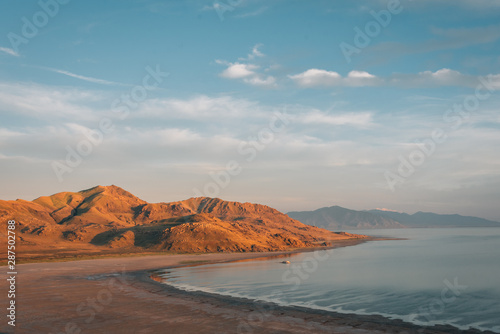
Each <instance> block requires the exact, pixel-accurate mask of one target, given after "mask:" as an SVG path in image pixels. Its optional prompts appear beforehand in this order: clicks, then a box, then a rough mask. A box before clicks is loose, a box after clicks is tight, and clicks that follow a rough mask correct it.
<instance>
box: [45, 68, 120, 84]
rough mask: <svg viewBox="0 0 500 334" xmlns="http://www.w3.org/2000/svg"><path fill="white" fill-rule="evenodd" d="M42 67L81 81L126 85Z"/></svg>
mask: <svg viewBox="0 0 500 334" xmlns="http://www.w3.org/2000/svg"><path fill="white" fill-rule="evenodd" d="M43 69H45V70H48V71H51V72H55V73H59V74H63V75H66V76H68V77H72V78H76V79H80V80H83V81H87V82H92V83H96V84H100V85H111V86H127V85H125V84H122V83H119V82H114V81H108V80H103V79H98V78H92V77H87V76H83V75H79V74H75V73H72V72H69V71H64V70H58V69H55V68H50V67H43Z"/></svg>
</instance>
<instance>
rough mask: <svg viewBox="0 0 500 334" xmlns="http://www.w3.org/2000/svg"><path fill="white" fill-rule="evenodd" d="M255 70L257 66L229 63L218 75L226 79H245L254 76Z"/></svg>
mask: <svg viewBox="0 0 500 334" xmlns="http://www.w3.org/2000/svg"><path fill="white" fill-rule="evenodd" d="M257 68H258V66H256V65H252V64H240V63H234V64H231V63H230V64H229V66H228V67H227V68H226V69H225V70H224V71H222V73H221V74H220V75H221V77H223V78H228V79H239V78H245V77H249V76H255V75H256V73H255V72H254V71H253V70H255V69H257Z"/></svg>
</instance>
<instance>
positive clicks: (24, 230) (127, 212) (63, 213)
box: [0, 186, 365, 256]
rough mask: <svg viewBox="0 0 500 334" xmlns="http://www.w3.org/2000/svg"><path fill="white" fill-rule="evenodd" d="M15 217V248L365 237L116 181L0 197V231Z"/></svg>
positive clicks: (249, 247)
mask: <svg viewBox="0 0 500 334" xmlns="http://www.w3.org/2000/svg"><path fill="white" fill-rule="evenodd" d="M11 219H14V220H15V221H16V237H17V241H18V244H17V245H16V250H18V248H19V250H20V255H26V256H27V254H35V253H37V254H45V255H44V256H57V254H59V253H62V252H66V253H68V252H70V253H74V254H82V253H87V254H88V253H92V254H102V253H109V252H110V250H113V252H114V253H122V252H143V251H150V252H151V251H164V250H168V251H174V252H187V253H199V252H226V251H227V252H253V251H276V250H286V249H296V248H304V247H316V246H327V245H330V242H331V241H336V240H342V239H353V238H354V239H356V238H365V236H358V235H353V234H349V233H334V232H331V231H327V230H323V229H320V228H317V227H312V226H308V225H304V224H302V223H300V222H299V221H297V220H294V219H291V218H290V217H288V216H287V215H285V214H283V213H281V212H279V211H278V210H275V209H273V208H271V207H268V206H265V205H259V204H251V203H239V202H228V201H223V200H221V199H218V198H208V197H197V198H190V199H187V200H184V201H178V202H170V203H148V202H146V201H143V200H141V199H139V198H137V197H136V196H134V195H132V194H131V193H129V192H127V191H125V190H123V189H122V188H120V187H117V186H106V187H103V186H97V187H94V188H91V189H87V190H82V191H79V192H62V193H58V194H55V195H52V196H44V197H39V198H37V199H35V200H33V201H25V200H16V201H2V200H0V236H1V237H2V238H5V239H4V240H7V236H6V235H5V234H6V231H7V221H8V220H11Z"/></svg>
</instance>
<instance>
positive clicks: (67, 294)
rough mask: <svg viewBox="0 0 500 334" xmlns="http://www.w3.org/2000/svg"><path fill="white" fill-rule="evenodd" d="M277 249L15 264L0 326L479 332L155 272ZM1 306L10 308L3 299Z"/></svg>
mask: <svg viewBox="0 0 500 334" xmlns="http://www.w3.org/2000/svg"><path fill="white" fill-rule="evenodd" d="M352 243H353V242H352V241H351V242H350V243H346V244H343V245H344V246H347V245H349V244H352ZM339 246H342V245H339ZM280 254H286V252H281V253H218V254H203V255H155V256H144V257H124V258H107V259H95V260H82V261H73V262H54V263H32V264H23V265H18V266H17V269H18V275H17V279H18V282H17V293H16V306H17V308H16V310H17V317H16V326H15V331H14V330H13V327H12V326H8V325H7V324H6V321H5V315H4V316H3V317H4V320H3V321H2V327H1V330H0V332H1V333H54V334H60V333H65V334H66V333H71V334H76V333H179V334H184V333H186V334H187V333H264V334H266V333H358V334H360V333H429V334H431V333H432V334H437V333H479V331H460V330H457V329H454V328H452V327H448V326H443V327H433V328H422V327H418V326H415V325H412V324H409V323H404V322H402V321H395V320H389V319H386V318H383V317H380V316H358V315H344V314H337V313H332V312H324V311H315V310H310V309H302V308H297V307H280V306H277V305H273V304H264V303H257V302H253V301H250V300H243V299H236V298H227V297H221V296H213V295H208V294H204V293H188V292H184V291H179V290H176V289H174V288H172V287H169V286H167V285H165V284H162V283H159V282H156V281H154V280H153V279H151V277H150V276H151V271H152V270H154V269H159V268H168V267H175V266H183V265H190V264H193V263H199V262H203V263H205V261H206V263H214V262H225V261H234V260H242V259H251V258H259V257H265V256H275V255H280ZM5 272H6V267H2V290H3V291H7V290H8V289H7V285H6V283H5V282H6V280H5ZM3 300H5V299H3ZM2 307H6V302H5V301H3V302H2ZM3 310H5V308H3ZM4 312H5V311H4Z"/></svg>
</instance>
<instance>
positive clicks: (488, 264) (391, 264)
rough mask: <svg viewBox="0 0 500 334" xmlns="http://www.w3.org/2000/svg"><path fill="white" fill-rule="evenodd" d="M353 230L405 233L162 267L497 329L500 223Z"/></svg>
mask: <svg viewBox="0 0 500 334" xmlns="http://www.w3.org/2000/svg"><path fill="white" fill-rule="evenodd" d="M349 232H352V233H360V234H367V235H372V236H388V237H397V238H407V240H383V241H370V242H366V243H363V244H360V245H357V246H351V247H343V248H336V249H332V250H323V251H316V252H307V253H299V254H295V255H291V256H289V257H286V258H269V259H264V260H251V261H241V262H232V263H223V264H213V265H200V266H191V267H183V268H176V269H169V270H162V271H160V273H161V276H162V277H163V279H164V282H165V283H167V284H170V285H172V286H175V287H177V288H180V289H184V290H190V291H191V290H199V291H205V292H210V293H216V294H221V295H227V296H236V297H246V298H252V299H256V300H264V301H272V302H275V303H278V304H280V305H297V306H303V307H308V308H314V309H322V310H329V311H335V312H341V313H354V314H378V315H382V316H385V317H388V318H391V319H402V320H405V321H409V322H413V323H415V324H421V325H422V324H423V325H432V324H450V325H453V326H456V327H459V328H461V329H467V328H477V329H482V330H486V329H488V330H491V331H494V332H498V333H500V286H499V282H500V228H454V229H394V230H363V231H360V230H357V231H349ZM284 260H288V261H290V264H283V263H281V262H282V261H284Z"/></svg>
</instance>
